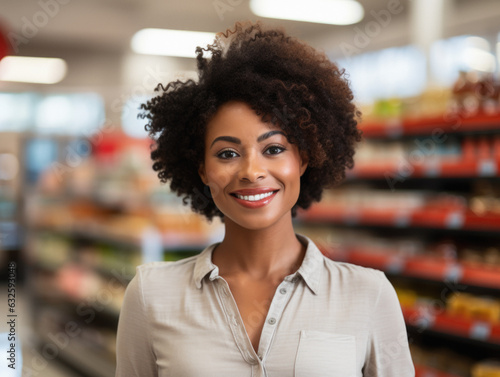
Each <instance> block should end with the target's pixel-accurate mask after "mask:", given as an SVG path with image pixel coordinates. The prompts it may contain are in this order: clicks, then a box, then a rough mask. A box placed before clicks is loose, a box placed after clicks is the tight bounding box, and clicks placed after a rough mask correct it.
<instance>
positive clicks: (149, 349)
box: [116, 233, 415, 377]
mask: <svg viewBox="0 0 500 377" xmlns="http://www.w3.org/2000/svg"><path fill="white" fill-rule="evenodd" d="M296 237H297V239H299V240H300V241H301V242H302V243H303V244H304V245H306V246H307V249H306V254H305V256H304V259H303V261H302V264H301V266H300V268H299V269H298V270H297V271H296V272H295V273H293V274H291V275H288V276H286V277H285V278H284V280H283V281H282V282H281V284H280V285H279V286H278V288H277V289H276V292H275V293H274V297H273V299H272V302H271V306H270V308H269V311H268V313H267V317H266V320H265V323H264V327H263V329H262V333H261V337H260V343H259V347H258V352H257V353H256V352H255V350H254V348H253V347H252V343H251V342H250V339H249V337H248V335H247V333H246V330H245V325H244V323H243V320H242V319H241V315H240V314H239V311H238V307H237V305H236V302H235V300H234V298H233V296H232V294H231V290H230V289H229V285H228V283H227V281H226V280H224V278H223V277H221V276H219V268H218V267H217V266H216V265H214V264H213V263H212V251H213V250H214V248H215V247H216V246H217V245H218V244H219V243H214V244H212V245H210V246H208V247H207V248H205V249H204V250H203V251H202V252H201V253H200V254H198V255H195V256H192V257H189V258H186V259H182V260H180V261H176V262H151V263H147V264H143V265H141V266H138V267H137V270H136V275H135V276H134V278H133V279H132V280H131V282H130V283H129V285H128V287H127V290H126V293H125V298H124V302H123V306H122V309H121V313H120V318H119V323H118V334H117V369H116V376H117V377H132V376H134V377H153V376H161V377H167V376H168V377H174V376H175V377H201V376H203V377H235V376H238V377H245V376H248V377H250V376H252V377H287V376H290V377H316V376H318V377H319V376H321V377H325V376H336V377H358V376H364V377H410V376H414V375H415V371H414V367H413V362H412V360H411V356H410V352H409V347H408V339H407V333H406V328H405V323H404V319H403V316H402V312H401V307H400V305H399V301H398V299H397V296H396V292H395V290H394V288H393V287H392V285H391V283H390V282H389V281H388V280H387V278H386V277H385V275H384V273H383V272H381V271H378V270H374V269H371V268H365V267H360V266H356V265H353V264H349V263H342V262H336V261H333V260H331V259H329V258H327V257H325V256H324V255H323V254H322V253H321V251H320V250H319V249H318V248H317V246H316V245H315V244H314V242H313V241H312V240H311V239H309V238H308V237H306V236H304V235H301V234H297V233H296Z"/></svg>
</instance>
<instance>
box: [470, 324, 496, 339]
mask: <svg viewBox="0 0 500 377" xmlns="http://www.w3.org/2000/svg"><path fill="white" fill-rule="evenodd" d="M490 335H491V325H490V324H489V323H488V322H474V323H473V324H472V326H471V328H470V332H469V337H470V338H472V339H477V340H488V339H489V337H490Z"/></svg>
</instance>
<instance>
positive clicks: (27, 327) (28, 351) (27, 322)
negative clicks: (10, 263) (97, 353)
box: [0, 282, 82, 377]
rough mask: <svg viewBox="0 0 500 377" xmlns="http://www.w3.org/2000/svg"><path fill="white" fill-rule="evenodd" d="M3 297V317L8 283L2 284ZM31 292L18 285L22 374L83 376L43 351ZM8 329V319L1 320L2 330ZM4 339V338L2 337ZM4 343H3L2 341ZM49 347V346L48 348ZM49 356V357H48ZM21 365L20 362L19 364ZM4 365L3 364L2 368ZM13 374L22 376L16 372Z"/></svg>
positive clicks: (64, 376) (61, 376) (17, 331)
mask: <svg viewBox="0 0 500 377" xmlns="http://www.w3.org/2000/svg"><path fill="white" fill-rule="evenodd" d="M0 291H1V299H2V305H1V307H2V317H4V318H5V317H6V315H7V312H6V308H7V305H6V303H7V294H6V293H7V286H6V283H4V282H2V283H1V284H0ZM30 309H31V308H30V304H29V294H28V292H26V290H25V288H24V287H23V286H17V287H16V302H15V311H16V313H17V315H18V317H16V319H17V323H16V327H15V330H16V333H17V334H18V337H17V339H16V340H17V341H20V344H21V346H22V352H21V355H16V359H17V362H18V363H19V359H20V356H21V357H22V376H23V377H30V376H37V377H82V376H81V375H80V374H78V373H76V372H74V371H73V370H71V369H70V368H68V367H67V366H66V365H64V364H62V363H61V362H60V361H58V360H57V359H56V358H55V359H54V358H52V355H51V354H50V351H49V353H43V354H44V355H46V356H45V357H44V356H43V354H42V353H41V348H42V347H43V344H42V345H37V342H36V338H35V336H34V334H33V326H32V320H31V319H32V316H33V313H32V311H31V310H30ZM7 331H8V327H7V325H6V321H3V318H2V321H1V325H0V332H2V333H5V332H7ZM2 340H4V339H2ZM2 344H3V343H2ZM47 349H48V348H47ZM47 356H48V357H47ZM18 365H19V364H18ZM3 367H4V365H3V364H2V369H3ZM0 372H1V373H0V375H2V376H4V373H5V371H0ZM9 376H10V374H9ZM12 376H16V377H17V376H20V374H17V375H16V374H14V375H12Z"/></svg>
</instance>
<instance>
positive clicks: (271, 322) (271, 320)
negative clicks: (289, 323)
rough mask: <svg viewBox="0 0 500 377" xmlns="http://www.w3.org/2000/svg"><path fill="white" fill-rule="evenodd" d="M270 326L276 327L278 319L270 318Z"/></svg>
mask: <svg viewBox="0 0 500 377" xmlns="http://www.w3.org/2000/svg"><path fill="white" fill-rule="evenodd" d="M267 323H269V324H270V325H274V324H275V323H276V318H269V321H267Z"/></svg>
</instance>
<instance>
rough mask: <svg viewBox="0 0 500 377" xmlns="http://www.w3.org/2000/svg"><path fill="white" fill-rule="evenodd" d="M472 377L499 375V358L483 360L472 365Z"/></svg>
mask: <svg viewBox="0 0 500 377" xmlns="http://www.w3.org/2000/svg"><path fill="white" fill-rule="evenodd" d="M471 373H472V377H500V360H484V361H481V362H479V363H477V364H475V365H474V366H473V367H472V370H471Z"/></svg>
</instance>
